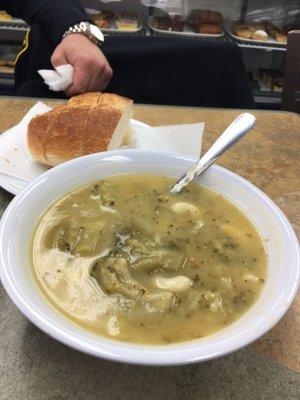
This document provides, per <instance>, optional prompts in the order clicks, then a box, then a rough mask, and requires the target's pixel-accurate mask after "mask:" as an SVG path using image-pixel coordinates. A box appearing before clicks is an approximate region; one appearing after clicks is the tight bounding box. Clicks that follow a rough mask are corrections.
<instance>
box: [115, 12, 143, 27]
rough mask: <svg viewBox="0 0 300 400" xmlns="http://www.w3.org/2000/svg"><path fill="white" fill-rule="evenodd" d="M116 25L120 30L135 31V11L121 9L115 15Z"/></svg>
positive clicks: (136, 17) (136, 21)
mask: <svg viewBox="0 0 300 400" xmlns="http://www.w3.org/2000/svg"><path fill="white" fill-rule="evenodd" d="M116 25H117V29H119V30H120V31H136V30H137V29H138V15H137V14H136V13H135V12H129V11H122V12H120V13H119V14H117V16H116Z"/></svg>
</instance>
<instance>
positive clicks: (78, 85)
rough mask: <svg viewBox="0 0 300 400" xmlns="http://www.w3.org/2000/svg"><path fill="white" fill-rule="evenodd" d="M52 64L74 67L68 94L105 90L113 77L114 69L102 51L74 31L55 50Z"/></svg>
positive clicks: (67, 90) (54, 65)
mask: <svg viewBox="0 0 300 400" xmlns="http://www.w3.org/2000/svg"><path fill="white" fill-rule="evenodd" d="M51 64H52V65H53V67H57V66H59V65H63V64H71V65H72V66H73V67H74V75H73V83H72V84H71V85H70V86H69V87H68V88H67V89H66V90H65V93H66V95H67V96H69V97H71V96H74V95H76V94H80V93H86V92H96V91H103V90H104V89H105V88H106V86H107V85H108V83H109V81H110V79H111V77H112V74H113V72H112V69H111V67H110V65H109V63H108V61H107V59H106V58H105V56H104V54H103V53H102V51H101V50H100V49H99V48H98V47H97V46H96V45H95V44H94V43H92V42H91V41H90V40H89V39H88V38H87V37H85V36H84V35H81V34H77V33H72V34H70V35H68V36H66V37H65V38H64V39H62V41H61V42H60V44H59V45H58V46H57V47H56V49H55V50H54V52H53V54H52V57H51Z"/></svg>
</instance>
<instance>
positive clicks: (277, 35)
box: [275, 33, 287, 43]
mask: <svg viewBox="0 0 300 400" xmlns="http://www.w3.org/2000/svg"><path fill="white" fill-rule="evenodd" d="M275 39H276V40H277V42H280V43H287V36H286V35H284V34H283V33H275Z"/></svg>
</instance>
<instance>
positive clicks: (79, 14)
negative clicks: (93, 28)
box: [0, 0, 89, 45]
mask: <svg viewBox="0 0 300 400" xmlns="http://www.w3.org/2000/svg"><path fill="white" fill-rule="evenodd" d="M0 8H4V9H5V10H6V11H7V12H9V13H10V14H12V15H14V16H16V17H19V18H22V19H24V20H25V21H26V22H27V23H28V24H29V25H32V24H34V23H39V24H41V25H42V26H43V28H44V29H45V31H46V32H47V33H48V35H49V37H50V38H51V40H52V41H53V44H54V45H57V44H58V43H59V42H60V40H61V38H62V35H63V33H64V32H65V31H66V30H67V28H68V27H69V26H71V25H73V24H76V23H78V22H80V21H85V20H89V19H88V18H87V16H86V13H85V11H84V8H83V6H82V5H81V2H80V1H79V0H7V1H2V0H0Z"/></svg>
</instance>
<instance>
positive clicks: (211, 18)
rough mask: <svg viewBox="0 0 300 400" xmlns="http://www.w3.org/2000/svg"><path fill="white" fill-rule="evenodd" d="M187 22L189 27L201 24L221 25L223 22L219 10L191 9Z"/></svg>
mask: <svg viewBox="0 0 300 400" xmlns="http://www.w3.org/2000/svg"><path fill="white" fill-rule="evenodd" d="M187 22H188V24H189V26H190V27H191V28H195V27H198V26H199V25H201V24H212V25H221V24H222V23H223V15H222V14H221V13H220V12H219V11H212V10H192V11H191V13H190V15H189V16H188V18H187Z"/></svg>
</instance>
